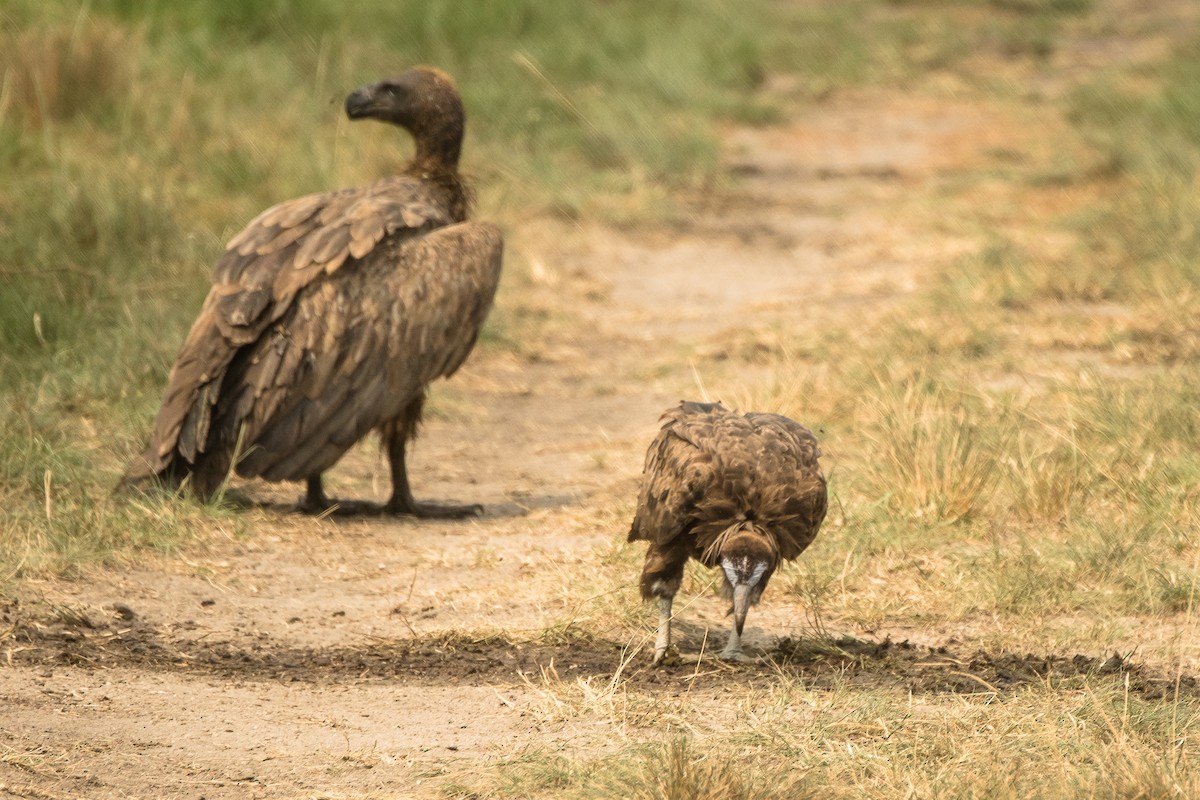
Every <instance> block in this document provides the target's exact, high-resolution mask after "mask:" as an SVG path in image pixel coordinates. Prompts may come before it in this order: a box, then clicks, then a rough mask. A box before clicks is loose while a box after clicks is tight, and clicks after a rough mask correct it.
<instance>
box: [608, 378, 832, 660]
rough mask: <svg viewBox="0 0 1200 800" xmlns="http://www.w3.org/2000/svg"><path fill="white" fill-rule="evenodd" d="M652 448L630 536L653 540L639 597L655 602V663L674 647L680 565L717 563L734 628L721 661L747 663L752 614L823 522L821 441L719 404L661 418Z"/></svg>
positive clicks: (787, 423)
mask: <svg viewBox="0 0 1200 800" xmlns="http://www.w3.org/2000/svg"><path fill="white" fill-rule="evenodd" d="M662 420H663V425H662V429H661V430H660V431H659V433H658V435H657V436H656V437H655V438H654V441H653V442H651V443H650V448H649V450H648V451H647V452H646V466H645V472H644V474H643V476H642V486H641V492H640V494H639V496H638V504H637V511H636V513H635V515H634V518H633V524H632V526H631V527H630V530H629V541H631V542H632V541H639V540H644V541H647V542H649V543H650V546H649V549H648V550H647V551H646V562H645V565H644V567H643V569H642V579H641V592H642V598H643V599H646V600H649V599H650V598H652V597H657V598H658V603H659V620H658V637H657V639H656V641H655V645H654V663H655V664H657V663H659V662H661V661H662V660H663V658H664V656H665V655H666V653H667V649H668V648H669V647H670V646H671V603H672V602H673V600H674V598H675V593H676V592H678V591H679V584H680V581H681V580H682V579H683V567H684V564H686V563H687V560H688V559H689V558H695V559H696V560H698V561H699V562H700V563H702V564H704V566H706V567H716V566H719V567H720V568H721V571H722V573H723V577H724V579H725V580H724V587H723V588H724V594H725V596H726V597H727V598H730V599H732V601H733V602H732V607H731V609H730V613H731V614H732V615H733V629H732V630H731V631H730V634H729V640H728V643H727V644H726V646H725V650H724V651H723V652H722V653H721V658H722V659H725V660H728V661H743V660H746V658H745V656H744V655H743V653H742V629H743V627H744V625H745V623H746V611H747V609H748V608H749V607H750V606H751V605H754V604H755V603H757V602H758V600H759V598H760V597H762V593H763V590H764V589H766V588H767V582H768V581H769V580H770V579H771V575H772V574H773V573H774V572H775V568H776V567H778V566H779V563H780V561H781V560H782V559H788V560H791V559H794V558H796V556H798V555H800V553H802V552H803V551H804V549H805V548H806V547H808V545H809V544H810V543H811V542H812V540H813V538H814V537H815V536H816V535H817V531H818V530H819V529H820V527H821V522H822V521H823V520H824V519H825V510H826V506H827V503H828V498H827V494H826V489H825V478H824V476H823V475H822V474H821V467H820V464H819V463H818V462H817V459H818V457H819V456H820V454H821V451H820V448H819V447H818V446H817V440H816V438H815V437H814V436H813V435H812V433H811V432H810V431H809V430H808V429H807V428H805V427H803V426H802V425H800V424H798V423H796V422H793V421H792V420H790V419H788V418H787V417H783V416H780V415H778V414H760V413H747V414H739V413H736V412H734V411H730V410H729V409H727V408H725V407H724V406H722V405H721V404H720V403H695V402H683V403H680V404H679V406H678V407H677V408H672V409H669V410H668V411H667V412H666V413H664V414H663V416H662Z"/></svg>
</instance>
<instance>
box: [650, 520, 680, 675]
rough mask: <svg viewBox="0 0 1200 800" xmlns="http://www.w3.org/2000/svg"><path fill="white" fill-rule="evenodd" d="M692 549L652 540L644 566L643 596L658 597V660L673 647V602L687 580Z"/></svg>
mask: <svg viewBox="0 0 1200 800" xmlns="http://www.w3.org/2000/svg"><path fill="white" fill-rule="evenodd" d="M687 559H688V551H687V550H686V549H684V547H681V546H672V545H671V544H667V545H666V546H659V545H658V544H656V543H653V542H652V543H651V544H650V547H649V549H647V550H646V563H645V565H644V566H643V567H642V581H641V588H642V597H644V598H646V599H647V600H648V599H650V598H651V597H657V598H658V635H657V636H656V637H655V639H654V661H653V662H652V663H654V664H661V663H662V661H663V659H664V658H666V656H667V651H668V650H670V649H671V604H672V603H673V602H674V600H675V593H676V592H678V591H679V585H680V583H682V582H683V565H684V564H685V563H687Z"/></svg>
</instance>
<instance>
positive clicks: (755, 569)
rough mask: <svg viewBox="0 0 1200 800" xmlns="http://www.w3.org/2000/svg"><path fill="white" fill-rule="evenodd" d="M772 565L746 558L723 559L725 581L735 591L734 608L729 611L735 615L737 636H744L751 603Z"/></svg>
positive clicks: (722, 566) (734, 622) (734, 621)
mask: <svg viewBox="0 0 1200 800" xmlns="http://www.w3.org/2000/svg"><path fill="white" fill-rule="evenodd" d="M769 566H770V565H769V564H768V563H767V562H766V561H759V560H755V559H750V558H746V557H742V558H736V559H729V558H726V559H722V560H721V568H722V569H723V570H724V571H725V579H726V580H728V581H729V586H730V587H731V588H732V589H733V608H731V609H730V610H729V611H730V613H731V614H733V625H734V630H736V631H737V635H738V636H741V635H742V628H743V627H744V626H745V624H746V612H747V611H749V610H750V601H751V600H752V599H753V598H754V596H755V592H754V590H755V587H757V586H758V582H759V581H760V580H762V576H763V575H764V574H765V573H766V572H767V569H768V567H769Z"/></svg>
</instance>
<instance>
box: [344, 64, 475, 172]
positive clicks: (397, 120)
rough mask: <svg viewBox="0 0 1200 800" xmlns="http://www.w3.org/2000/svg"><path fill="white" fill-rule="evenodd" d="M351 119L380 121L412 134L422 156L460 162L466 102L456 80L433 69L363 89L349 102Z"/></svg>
mask: <svg viewBox="0 0 1200 800" xmlns="http://www.w3.org/2000/svg"><path fill="white" fill-rule="evenodd" d="M346 116H348V117H349V118H350V119H377V120H380V121H381V122H390V123H392V124H393V125H399V126H400V127H402V128H404V129H405V130H407V131H408V132H409V133H411V134H412V136H413V138H414V139H416V142H417V152H418V155H419V156H422V155H428V156H436V157H439V158H443V159H446V158H449V159H450V160H451V165H453V163H454V162H457V160H458V151H459V147H460V146H461V144H462V135H463V122H464V119H465V115H464V113H463V104H462V98H461V97H460V96H459V94H458V89H457V88H456V87H455V85H454V79H453V78H451V77H450V76H449V75H447V74H446V73H444V72H442V71H441V70H439V69H434V68H433V67H413V68H412V69H410V70H408V71H406V72H402V73H400V74H399V75H397V76H395V77H392V78H387V79H385V80H382V81H379V82H378V83H371V84H367V85H366V86H360V87H359V88H357V89H355V90H354V91H353V92H351V93H350V96H349V97H347V98H346Z"/></svg>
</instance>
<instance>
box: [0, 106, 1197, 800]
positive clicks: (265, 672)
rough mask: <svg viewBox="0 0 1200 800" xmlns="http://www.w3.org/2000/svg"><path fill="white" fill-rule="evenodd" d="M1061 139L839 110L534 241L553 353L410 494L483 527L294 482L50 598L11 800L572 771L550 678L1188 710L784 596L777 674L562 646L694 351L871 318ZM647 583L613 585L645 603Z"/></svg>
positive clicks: (377, 476) (419, 469) (37, 596)
mask: <svg viewBox="0 0 1200 800" xmlns="http://www.w3.org/2000/svg"><path fill="white" fill-rule="evenodd" d="M782 91H784V92H785V93H786V87H784V88H783V89H782ZM1018 131H1020V132H1022V133H1021V134H1020V140H1019V141H1017V142H1016V143H1015V144H1014V138H1017V137H1016V132H1018ZM1045 134H1046V131H1045V129H1044V127H1043V128H1041V129H1039V128H1038V125H1037V124H1035V123H1034V122H1033V121H1031V120H1030V119H1022V118H1019V116H1018V115H1017V112H1014V111H1012V110H1011V109H1005V108H981V107H978V106H973V105H969V104H964V103H960V102H956V101H955V100H954V99H953V92H947V93H945V94H943V95H940V96H929V97H920V96H917V97H908V96H900V95H897V94H894V93H891V94H890V93H884V92H878V91H869V90H862V91H854V92H847V93H844V94H839V95H838V96H836V97H833V98H831V99H829V100H827V101H825V102H823V103H820V104H817V105H806V106H804V107H803V108H801V109H799V110H797V111H796V112H795V115H794V118H793V119H792V121H791V122H790V123H788V124H786V125H784V126H780V127H776V128H771V129H736V130H731V131H729V132H728V133H727V136H726V164H727V169H728V172H729V174H730V176H731V180H730V186H728V187H726V188H723V189H720V190H717V191H714V192H709V193H706V194H705V195H704V196H703V197H697V198H695V199H694V200H693V201H692V208H691V209H690V215H689V216H688V218H687V222H686V223H680V224H679V225H677V226H674V227H673V228H672V227H668V228H666V229H657V230H634V231H628V230H627V231H617V230H612V229H607V228H604V227H601V226H596V225H590V224H589V225H583V226H569V225H565V224H561V223H554V222H548V221H538V222H533V223H530V224H528V225H527V226H524V227H523V228H522V229H521V230H518V231H516V232H514V234H513V235H512V238H511V240H510V246H509V250H510V253H515V254H518V257H510V261H509V263H510V265H519V266H510V267H509V268H510V269H522V270H524V269H528V274H520V275H513V276H510V285H518V286H519V288H506V289H505V290H503V291H502V295H501V297H500V299H499V308H500V313H504V314H507V315H509V321H510V322H511V323H512V325H513V326H514V327H519V326H520V325H527V324H536V325H540V326H543V327H542V328H541V331H542V333H541V334H540V335H539V336H537V337H534V338H533V340H532V343H530V344H529V346H527V347H524V348H520V347H517V348H513V347H504V346H500V345H496V344H485V345H484V346H483V347H481V348H480V349H479V350H478V351H477V352H476V353H475V354H474V355H473V356H472V358H471V360H470V361H469V363H468V364H467V366H466V367H465V368H464V369H463V370H462V371H461V373H460V374H459V375H457V376H455V377H454V378H453V379H452V380H451V381H450V382H449V383H448V384H445V385H444V386H443V387H440V388H439V389H438V393H437V396H436V398H435V402H434V403H433V405H432V411H433V413H432V414H431V418H430V419H429V421H428V424H427V425H426V426H425V429H424V431H423V434H422V438H421V439H420V441H419V445H418V447H417V450H416V453H415V456H414V460H413V465H412V469H411V474H412V475H413V476H414V484H415V486H414V490H415V492H416V493H417V494H418V496H419V497H421V498H426V499H435V500H436V499H452V500H460V501H473V502H480V503H482V504H483V505H484V506H485V507H486V509H487V513H486V514H485V515H484V516H483V517H482V518H479V519H472V520H467V521H462V522H417V521H412V520H404V519H400V520H396V519H383V518H365V519H344V518H340V517H337V516H331V517H325V518H311V517H305V516H302V515H299V514H295V513H292V512H291V511H289V510H288V508H287V504H289V503H291V502H293V501H294V500H295V499H296V498H297V496H298V494H299V492H300V488H299V487H296V486H269V485H266V484H261V483H242V484H238V486H237V487H236V489H237V492H238V493H239V495H241V496H243V497H245V498H247V507H246V508H245V510H244V511H242V512H240V515H241V517H240V519H239V520H238V521H237V523H236V524H235V523H234V522H232V521H231V522H230V523H229V533H228V535H223V532H222V531H221V530H219V529H218V530H215V531H214V532H212V533H211V535H205V536H203V537H200V538H201V543H200V544H197V545H195V546H194V547H191V548H189V549H188V550H187V551H186V552H184V553H183V554H181V555H177V556H164V557H151V556H146V560H145V562H144V563H141V564H136V565H128V566H124V567H118V568H110V569H97V570H95V571H93V572H90V573H88V574H86V575H84V576H82V577H80V578H78V579H75V580H70V581H64V580H45V581H38V582H30V583H29V584H27V585H26V586H25V588H24V589H23V590H22V593H21V597H20V598H10V599H9V600H8V601H7V602H6V603H5V604H4V605H3V607H2V608H0V796H16V797H35V798H67V797H96V798H117V797H145V798H156V797H187V798H208V799H209V800H215V798H226V797H230V798H232V797H238V798H245V797H255V798H259V797H261V798H274V797H343V796H388V797H392V796H401V797H404V796H425V795H428V794H430V793H434V792H435V791H436V790H437V789H438V788H439V787H444V786H446V785H448V783H449V782H452V781H454V780H456V779H458V778H460V777H461V776H462V775H464V774H467V773H469V772H470V771H471V770H472V769H474V768H476V765H478V764H481V763H488V762H492V761H496V760H502V759H506V758H513V757H515V756H517V755H518V754H520V753H521V752H523V751H524V749H525V748H527V747H529V746H530V745H531V743H532V742H535V741H536V742H537V743H538V744H539V746H543V747H545V746H551V747H558V748H561V749H562V750H563V751H564V752H566V753H571V752H573V751H574V748H577V747H580V746H584V745H583V744H581V743H587V742H590V741H592V740H591V739H590V738H589V734H590V731H589V730H587V729H586V727H587V726H590V725H592V724H593V723H592V722H588V721H582V720H573V719H571V718H569V717H568V718H564V719H553V718H548V717H547V716H546V714H544V713H541V712H539V711H538V709H539V708H541V707H542V706H541V705H539V704H542V702H543V700H544V696H545V692H544V691H543V689H542V688H541V687H544V685H545V681H546V680H547V679H548V676H549V677H550V678H554V679H556V680H564V681H572V680H575V679H577V678H578V679H582V680H584V681H592V680H597V681H600V682H608V681H612V680H614V676H619V677H620V679H621V680H625V681H628V682H629V685H630V686H631V687H633V688H636V689H637V690H639V691H643V692H646V693H649V694H657V695H661V696H663V697H667V698H669V697H678V696H681V695H687V697H688V698H689V699H690V702H693V703H699V704H710V705H712V706H714V707H716V706H718V705H719V701H720V698H721V697H722V694H723V693H724V692H727V691H728V687H729V686H730V685H731V682H735V683H736V684H737V685H762V686H770V685H771V684H772V683H773V682H776V681H778V680H781V678H782V677H790V678H796V679H799V680H801V681H802V682H803V683H804V684H805V685H807V686H811V687H812V688H814V689H820V688H821V687H828V686H833V685H845V683H846V682H847V681H848V682H849V683H850V684H851V685H870V686H873V687H894V688H895V690H896V692H897V694H898V695H907V694H908V693H909V692H913V693H918V694H921V693H927V694H942V693H958V694H964V695H976V694H980V693H984V694H989V693H990V694H1001V693H1006V692H1011V691H1014V690H1017V689H1020V688H1021V687H1023V686H1027V685H1030V684H1038V683H1044V682H1046V681H1053V682H1056V683H1065V684H1066V685H1073V684H1072V682H1078V681H1080V680H1082V679H1083V678H1088V679H1090V680H1104V679H1106V678H1108V677H1111V679H1112V680H1113V681H1114V682H1117V683H1118V684H1120V685H1125V683H1126V682H1128V685H1129V686H1130V689H1131V691H1134V692H1137V693H1140V694H1142V695H1144V696H1147V697H1157V696H1161V695H1163V694H1164V693H1167V692H1176V691H1178V692H1185V693H1195V692H1197V691H1198V690H1197V687H1196V685H1195V682H1194V681H1193V680H1192V679H1190V678H1183V679H1172V678H1171V677H1169V676H1167V675H1165V674H1159V673H1157V672H1155V670H1154V669H1152V668H1150V667H1146V666H1142V665H1139V664H1136V663H1129V662H1127V661H1125V660H1123V659H1121V658H1119V657H1110V656H1107V655H1105V654H1102V653H1101V654H1097V653H1093V654H1084V655H1076V654H1073V653H1059V654H1056V653H1041V654H1027V653H1019V654H1018V653H1003V652H984V651H982V650H980V649H979V648H978V647H973V646H971V645H970V644H969V643H963V642H964V641H968V642H969V639H960V640H959V641H958V643H954V637H953V636H951V635H950V634H949V633H948V632H946V631H936V632H927V633H926V635H925V636H918V635H915V634H914V635H910V634H913V632H911V631H910V632H904V633H900V634H899V635H897V636H896V637H895V641H893V640H892V639H891V638H889V633H890V632H889V631H887V630H880V631H874V632H872V633H870V634H867V633H865V632H862V631H853V630H845V631H839V632H838V633H837V634H836V635H834V636H832V637H821V636H817V635H816V634H814V632H813V631H812V630H811V628H810V627H809V626H808V625H807V624H806V623H805V622H804V620H805V611H806V610H805V609H804V607H803V605H802V604H800V603H799V602H798V601H796V599H795V598H792V599H791V600H789V599H788V598H786V597H783V596H782V593H776V594H775V595H774V596H772V595H771V593H770V592H768V596H767V597H766V598H765V600H764V603H763V605H762V606H760V607H759V608H756V609H755V610H754V611H753V612H752V613H751V619H750V622H749V624H750V628H749V630H748V640H747V641H748V644H749V645H750V647H751V649H752V650H755V651H756V652H758V653H759V654H761V655H762V656H764V657H765V658H764V660H763V662H762V663H760V664H757V665H749V666H737V667H731V666H727V665H724V664H721V663H719V662H716V661H713V660H712V659H711V658H709V659H704V660H702V661H701V662H699V663H695V662H694V661H680V662H678V663H675V664H671V665H668V666H666V667H664V668H661V669H650V668H649V667H648V666H647V664H646V662H647V661H648V653H647V652H645V650H639V648H640V647H644V645H645V643H646V641H647V638H648V637H649V636H652V632H651V631H650V630H649V623H647V625H646V630H645V631H642V632H641V633H640V634H639V635H640V638H639V637H635V638H633V639H630V638H629V636H628V632H627V630H625V629H624V628H622V627H621V626H619V625H614V627H613V629H612V633H611V636H606V635H597V634H595V633H594V632H593V633H590V634H586V635H585V634H582V633H580V629H579V628H573V627H571V626H569V625H568V626H565V627H564V626H562V625H561V624H560V623H561V622H562V621H563V620H564V619H568V620H569V619H571V618H572V615H573V614H580V615H584V616H587V615H588V614H590V613H591V611H590V610H589V608H588V607H586V605H587V604H586V603H585V604H583V605H584V606H585V607H583V608H581V607H580V603H579V601H578V599H575V598H576V596H575V595H573V594H572V593H571V592H569V591H567V587H569V586H571V585H573V584H574V583H575V582H578V581H583V580H586V578H587V576H589V575H590V574H591V573H593V572H594V570H595V564H596V563H597V561H598V559H599V558H600V557H601V556H602V555H603V554H605V553H611V552H612V550H613V548H615V547H619V546H620V543H621V542H622V541H623V538H624V533H625V530H626V527H625V526H627V524H628V518H629V514H630V512H631V511H632V504H633V498H634V496H635V487H636V485H637V478H638V475H639V473H640V470H641V462H642V457H643V454H644V449H645V446H646V444H647V443H648V442H649V440H650V438H651V437H652V435H653V433H654V431H655V430H656V426H657V418H658V415H659V414H660V413H661V411H663V410H664V409H665V408H667V407H668V406H670V405H672V404H674V403H675V402H677V401H678V400H679V399H681V398H682V397H684V396H688V397H694V396H697V395H699V394H700V393H701V392H702V391H703V387H702V386H700V385H698V382H697V378H696V375H695V374H694V373H693V372H692V370H691V368H690V365H689V363H688V358H689V354H692V353H695V352H712V351H714V350H719V349H720V348H722V347H724V346H725V342H727V341H728V340H729V338H730V336H731V335H737V334H739V333H745V332H747V331H748V332H750V333H751V334H755V333H756V332H757V333H762V335H768V333H769V331H770V330H771V328H772V327H773V326H791V327H793V328H795V327H802V326H821V325H829V324H838V325H843V326H847V327H853V326H854V325H855V324H856V320H861V319H865V318H867V317H869V316H870V315H872V314H877V313H879V310H880V309H881V308H884V307H886V306H887V305H888V304H890V303H892V302H894V301H895V300H896V298H898V297H902V296H904V295H905V294H906V293H909V292H911V291H913V290H914V289H915V288H916V287H918V286H919V285H920V282H921V280H922V278H923V276H925V275H927V274H928V271H929V270H931V269H933V268H936V267H938V266H939V265H943V264H945V263H947V260H948V259H952V258H954V257H955V256H956V255H958V254H961V253H964V252H968V251H971V250H973V249H975V248H978V247H979V246H980V245H981V243H982V242H984V241H985V239H986V235H987V233H988V232H987V231H986V230H982V229H980V227H979V226H978V225H977V224H976V223H958V222H954V221H953V220H952V219H950V218H944V217H943V216H942V215H941V214H939V213H938V212H937V211H936V204H931V203H930V202H929V198H930V197H931V196H933V195H935V194H936V193H937V192H938V191H939V190H941V189H942V188H943V187H944V186H946V185H947V184H948V182H951V181H953V180H954V178H955V176H956V175H959V174H960V173H961V172H962V171H964V170H966V169H969V168H975V167H977V166H978V165H979V164H981V163H985V162H986V160H987V159H988V158H989V157H990V156H989V155H988V154H989V153H994V152H995V151H996V150H997V148H1002V147H1003V148H1009V149H1010V150H1011V149H1012V148H1014V147H1018V148H1019V147H1026V146H1028V147H1034V146H1036V142H1038V141H1042V140H1043V139H1042V138H1040V137H1042V136H1044V135H1045ZM1047 202H1048V201H1047ZM1011 207H1012V208H1016V207H1017V206H1015V205H1014V206H1011ZM1019 217H1020V212H1019V211H1013V214H1012V216H1011V217H1010V218H1008V219H998V220H996V224H999V225H1010V226H1012V227H1019V225H1020V218H1019ZM329 481H330V490H331V492H332V493H334V494H336V495H342V496H347V497H358V498H362V497H366V498H376V499H381V498H383V497H384V496H385V495H386V491H387V486H386V469H385V465H384V463H383V461H382V459H381V457H380V456H379V455H378V453H377V452H376V451H375V450H374V449H373V448H372V447H370V446H364V447H361V448H359V449H357V450H356V451H354V452H353V453H352V454H351V455H350V456H349V457H347V459H346V460H345V461H344V463H343V464H341V465H339V466H338V467H337V468H336V469H335V470H334V471H333V472H331V473H330V474H329ZM214 525H215V526H219V525H220V523H214ZM636 577H637V572H636V566H634V567H633V568H632V569H631V571H630V574H629V575H628V582H627V584H626V585H624V586H622V587H620V589H619V592H622V593H625V595H627V596H626V597H625V598H624V602H626V603H627V604H628V603H632V602H634V599H633V598H634V595H635V592H636ZM596 602H598V603H599V602H603V599H602V598H601V599H597V601H596ZM723 611H724V609H723V608H722V607H721V604H720V602H719V601H718V600H716V599H711V600H709V599H700V600H698V601H697V602H696V603H694V604H693V605H692V606H690V607H689V608H688V609H687V610H686V612H685V613H683V614H681V619H680V624H679V629H680V632H681V642H680V649H681V650H683V651H685V652H691V653H696V652H699V651H700V650H701V649H702V648H705V647H708V646H711V643H712V642H713V641H718V642H719V641H720V637H723V636H724V635H725V632H726V627H725V626H726V620H725V618H724V616H723ZM646 619H647V620H648V619H649V617H647V618H646ZM548 626H557V627H555V628H554V629H553V630H554V631H557V633H550V634H548V633H547V632H546V629H547V627H548ZM588 629H589V630H594V629H593V627H589V628H588ZM910 639H911V641H910Z"/></svg>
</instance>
